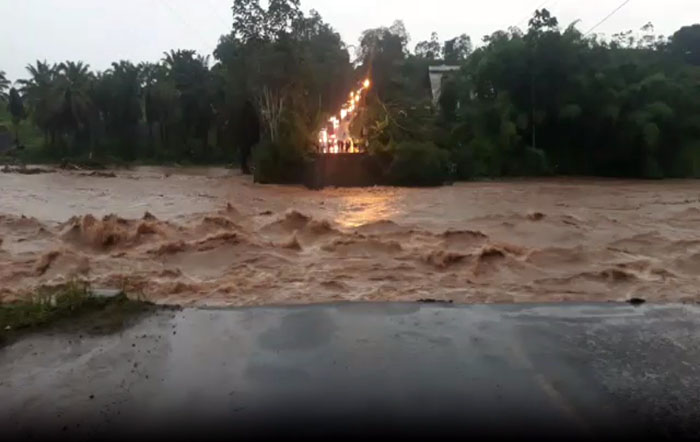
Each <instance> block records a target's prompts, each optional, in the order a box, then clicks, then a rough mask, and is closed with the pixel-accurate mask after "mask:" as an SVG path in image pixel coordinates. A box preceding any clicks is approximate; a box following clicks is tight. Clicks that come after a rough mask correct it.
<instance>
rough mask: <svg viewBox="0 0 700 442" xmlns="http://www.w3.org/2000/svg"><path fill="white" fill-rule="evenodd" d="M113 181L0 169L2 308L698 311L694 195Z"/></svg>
mask: <svg viewBox="0 0 700 442" xmlns="http://www.w3.org/2000/svg"><path fill="white" fill-rule="evenodd" d="M115 173H116V177H108V176H105V177H101V176H86V175H85V174H84V173H80V172H55V173H48V174H40V175H21V174H15V173H0V281H1V283H0V301H10V300H16V299H19V298H22V297H26V296H30V294H31V293H32V292H33V291H34V290H35V289H36V288H37V287H39V286H53V285H59V284H62V283H64V282H65V281H67V280H70V279H75V278H80V279H85V280H89V281H90V282H91V283H92V285H93V287H95V288H119V289H125V290H126V291H127V292H128V293H132V294H139V295H143V296H144V297H145V298H147V299H149V300H152V301H155V302H158V303H177V304H182V305H206V306H242V305H258V304H290V303H310V302H334V301H413V300H419V299H423V298H431V299H439V300H452V301H454V302H459V303H476V302H541V301H544V302H549V301H621V300H627V299H630V298H632V297H638V298H644V299H646V300H649V301H697V300H698V299H700V296H699V292H700V181H659V182H643V181H619V180H573V179H571V180H569V179H551V180H525V181H508V182H494V183H462V184H457V185H455V186H451V187H443V188H434V189H405V188H369V189H326V190H323V191H310V190H306V189H304V188H302V187H295V186H261V185H256V184H253V183H252V182H251V181H250V179H249V178H247V177H242V176H240V175H239V174H238V173H237V172H235V171H229V170H226V169H186V170H171V169H166V168H138V169H134V170H128V171H115Z"/></svg>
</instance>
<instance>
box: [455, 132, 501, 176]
mask: <svg viewBox="0 0 700 442" xmlns="http://www.w3.org/2000/svg"><path fill="white" fill-rule="evenodd" d="M452 161H453V162H454V164H455V178H457V179H472V178H485V177H495V176H500V175H501V156H500V152H499V149H498V148H497V147H496V145H495V144H494V143H492V142H491V141H490V140H489V139H487V138H476V139H474V140H473V141H471V142H470V143H469V144H468V145H467V146H465V147H463V148H460V149H455V150H454V151H452Z"/></svg>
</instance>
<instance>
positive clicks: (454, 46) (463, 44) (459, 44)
mask: <svg viewBox="0 0 700 442" xmlns="http://www.w3.org/2000/svg"><path fill="white" fill-rule="evenodd" d="M472 51H473V45H472V39H471V38H470V37H469V36H468V35H467V34H462V35H460V36H459V37H455V38H453V39H452V40H447V41H446V42H445V45H444V47H443V59H444V60H445V63H447V64H450V65H454V64H461V63H463V62H464V61H466V60H467V57H469V55H471V53H472Z"/></svg>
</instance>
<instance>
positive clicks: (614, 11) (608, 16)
mask: <svg viewBox="0 0 700 442" xmlns="http://www.w3.org/2000/svg"><path fill="white" fill-rule="evenodd" d="M631 1H632V0H625V1H624V2H622V4H621V5H620V6H618V7H617V8H615V9H613V11H612V12H611V13H610V14H608V15H606V16H605V18H603V19H602V20H601V21H599V22H598V23H597V24H596V25H595V26H593V27H592V28H591V29H589V30H588V32H586V33H585V34H583V36H584V37H585V36H586V35H588V34H590V33H591V32H593V31H595V29H596V28H597V27H598V26H600V25H602V24H603V23H605V22H606V21H608V19H609V18H610V17H612V16H613V15H615V14H616V13H617V11H619V10H620V9H622V8H624V7H625V5H627V3H629V2H631Z"/></svg>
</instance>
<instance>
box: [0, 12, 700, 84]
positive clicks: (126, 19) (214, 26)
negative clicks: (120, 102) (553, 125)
mask: <svg viewBox="0 0 700 442" xmlns="http://www.w3.org/2000/svg"><path fill="white" fill-rule="evenodd" d="M231 4H232V0H200V1H199V2H191V1H188V0H121V1H119V2H112V1H95V0H60V1H59V0H22V1H11V0H3V1H0V16H2V17H3V18H5V20H4V22H3V26H2V27H0V53H2V54H3V56H2V59H1V60H0V70H4V71H6V72H7V76H8V78H10V79H12V80H16V79H18V78H24V77H26V71H25V66H26V65H27V64H29V63H33V62H34V61H35V60H44V59H46V60H48V61H49V62H59V61H63V60H81V61H83V62H85V63H88V64H89V65H90V66H91V68H92V69H95V70H104V69H106V68H108V67H109V65H110V63H111V62H112V61H116V60H121V59H127V60H131V61H133V62H141V61H155V60H158V59H160V58H162V54H163V52H165V51H168V50H170V49H195V50H197V51H198V52H200V53H204V54H211V52H212V51H213V49H214V48H215V47H216V44H217V41H218V38H219V36H221V35H223V34H225V33H228V32H229V31H230V29H231V22H232V18H231V11H230V7H231ZM620 4H622V0H589V1H587V2H585V4H584V5H581V3H579V2H576V1H575V0H549V1H543V0H489V1H487V2H486V1H464V0H461V1H460V0H433V1H432V2H430V3H426V2H424V1H414V0H383V1H382V2H375V1H374V0H354V1H353V2H347V1H339V0H302V8H303V10H304V11H305V12H308V11H309V10H310V9H316V10H317V11H319V13H320V14H321V15H322V17H323V18H324V20H325V21H326V22H327V23H329V24H331V25H332V26H333V27H334V28H335V29H336V30H337V31H338V32H339V33H340V35H341V36H342V38H343V40H344V41H345V42H346V44H348V45H355V44H356V43H357V41H358V38H359V36H360V34H361V32H362V31H363V30H365V29H369V28H375V27H378V26H389V25H390V24H391V23H392V22H393V21H394V20H403V21H404V23H405V25H406V29H407V30H408V32H409V34H410V36H411V42H410V43H409V48H411V49H413V47H414V46H415V44H416V43H418V42H419V41H422V40H426V39H428V38H429V37H430V34H431V32H433V31H435V32H438V34H439V36H440V39H441V40H447V39H449V38H452V37H455V36H457V35H460V34H462V33H466V34H468V35H469V36H470V37H471V38H472V41H473V42H475V43H479V42H480V41H481V38H482V37H483V36H484V35H487V34H490V33H492V32H494V31H496V30H499V29H506V28H508V27H509V26H520V27H526V26H527V20H528V18H529V17H530V16H531V14H532V12H533V11H534V10H535V9H537V8H542V7H545V8H547V9H549V10H550V11H551V12H552V14H553V15H555V16H557V17H558V18H559V22H560V24H561V25H562V26H567V25H569V24H570V23H572V22H574V21H576V20H580V22H579V24H578V26H579V29H581V30H582V31H587V30H588V29H590V28H591V27H593V26H594V25H595V24H596V23H598V22H599V21H600V20H601V19H603V18H604V17H606V16H607V15H608V14H609V13H610V12H611V11H613V10H614V9H615V8H616V7H617V6H619V5H620ZM691 17H694V18H695V21H693V20H692V19H691ZM698 21H700V1H697V0H668V1H667V2H658V1H652V0H631V1H630V2H629V3H628V4H626V5H625V6H624V7H623V8H622V9H620V10H619V11H618V12H617V13H616V14H614V15H613V16H612V17H610V19H608V20H607V21H606V22H605V23H603V24H602V25H600V27H598V28H597V29H596V30H595V32H596V33H601V34H603V35H606V36H610V35H612V34H614V33H615V32H619V31H626V30H629V29H632V30H639V29H640V28H641V27H642V26H644V25H645V24H646V23H648V22H652V23H653V24H654V25H655V28H656V33H657V34H662V35H667V36H668V35H671V34H672V33H673V32H675V31H676V30H678V29H679V28H680V27H681V26H684V25H690V24H692V23H693V22H695V23H697V22H698Z"/></svg>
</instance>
